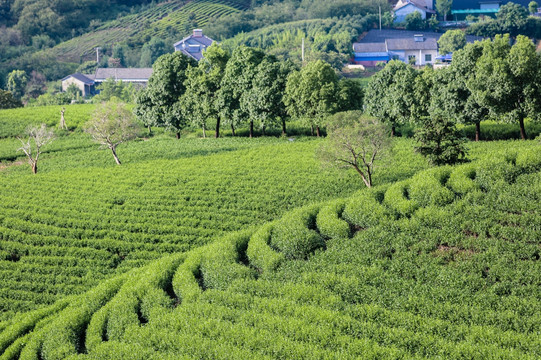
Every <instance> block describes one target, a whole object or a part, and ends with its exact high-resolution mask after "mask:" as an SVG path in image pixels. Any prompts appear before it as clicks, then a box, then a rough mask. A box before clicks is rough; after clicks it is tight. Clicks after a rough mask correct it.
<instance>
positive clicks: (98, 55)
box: [96, 47, 101, 64]
mask: <svg viewBox="0 0 541 360" xmlns="http://www.w3.org/2000/svg"><path fill="white" fill-rule="evenodd" d="M100 50H101V48H100V47H97V48H96V63H97V64H99V63H100Z"/></svg>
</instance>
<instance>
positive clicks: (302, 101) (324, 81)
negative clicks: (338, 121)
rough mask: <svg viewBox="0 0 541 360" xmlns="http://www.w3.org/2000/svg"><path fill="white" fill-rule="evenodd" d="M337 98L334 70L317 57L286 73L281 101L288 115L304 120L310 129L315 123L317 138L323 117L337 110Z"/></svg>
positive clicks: (336, 79)
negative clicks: (296, 69)
mask: <svg viewBox="0 0 541 360" xmlns="http://www.w3.org/2000/svg"><path fill="white" fill-rule="evenodd" d="M339 97H340V87H339V81H338V76H337V75H336V72H335V71H334V69H333V68H332V67H331V66H330V65H329V64H327V63H325V62H323V61H321V60H319V61H315V62H310V63H308V64H307V65H306V66H305V67H303V68H302V69H301V70H300V71H296V72H293V73H291V75H289V78H288V80H287V84H286V92H285V95H284V104H285V105H286V108H287V111H288V113H289V115H290V116H292V117H296V118H299V119H300V118H304V119H307V120H308V121H309V123H310V125H311V126H312V128H313V127H314V126H315V128H316V133H317V136H318V137H319V136H320V126H321V124H322V123H323V121H324V119H325V118H326V117H327V116H329V115H332V114H334V113H336V112H337V111H338V110H339V105H340V99H339Z"/></svg>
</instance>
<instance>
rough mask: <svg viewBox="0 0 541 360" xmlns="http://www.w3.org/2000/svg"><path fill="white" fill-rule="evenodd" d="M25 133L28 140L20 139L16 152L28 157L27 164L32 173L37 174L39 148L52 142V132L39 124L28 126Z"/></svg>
mask: <svg viewBox="0 0 541 360" xmlns="http://www.w3.org/2000/svg"><path fill="white" fill-rule="evenodd" d="M26 133H27V135H28V139H27V140H26V141H24V140H23V139H21V138H19V137H18V138H17V139H19V141H20V142H21V144H22V146H21V147H20V148H19V149H18V150H17V151H22V152H24V153H25V154H26V157H28V162H29V163H30V165H31V166H32V172H33V173H34V174H36V173H37V172H38V160H39V156H40V154H41V148H42V147H43V146H45V145H47V144H49V143H50V142H52V141H53V140H54V132H53V130H52V129H47V125H45V124H41V125H40V126H39V127H38V126H30V127H29V128H28V129H27V130H26Z"/></svg>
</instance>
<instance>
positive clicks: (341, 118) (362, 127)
mask: <svg viewBox="0 0 541 360" xmlns="http://www.w3.org/2000/svg"><path fill="white" fill-rule="evenodd" d="M327 130H328V133H329V135H328V137H327V140H326V142H325V143H324V144H322V146H321V147H320V148H319V151H318V153H319V157H320V158H321V160H322V161H323V162H324V163H326V164H329V165H331V166H335V167H341V168H344V167H345V168H351V167H352V168H354V169H355V170H356V171H357V172H358V173H359V175H361V178H362V179H363V182H364V183H365V185H366V186H367V187H372V174H373V172H374V162H375V161H376V160H377V159H379V158H381V157H382V156H383V155H384V154H385V153H386V152H387V151H388V150H389V149H390V147H391V139H390V137H389V131H388V129H387V127H386V126H385V125H384V124H383V123H381V122H380V121H378V120H377V119H375V118H370V117H364V116H362V114H360V112H357V111H350V112H344V113H338V114H336V115H335V116H334V117H333V118H332V121H331V123H330V124H329V125H328V126H327Z"/></svg>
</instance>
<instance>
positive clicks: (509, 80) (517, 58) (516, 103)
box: [468, 35, 541, 140]
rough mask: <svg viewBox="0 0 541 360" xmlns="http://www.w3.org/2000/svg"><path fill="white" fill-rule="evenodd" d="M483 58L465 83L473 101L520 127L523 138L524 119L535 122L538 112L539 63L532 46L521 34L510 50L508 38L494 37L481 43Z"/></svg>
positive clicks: (540, 93)
mask: <svg viewBox="0 0 541 360" xmlns="http://www.w3.org/2000/svg"><path fill="white" fill-rule="evenodd" d="M483 44H484V49H483V55H482V56H481V57H480V58H479V60H478V61H477V62H476V67H475V76H474V77H473V78H472V79H471V80H470V81H469V83H468V84H469V87H470V88H471V89H472V90H473V94H474V96H475V100H476V101H477V102H478V103H479V104H481V105H483V106H485V107H487V108H489V109H490V111H491V112H493V113H494V114H496V115H500V116H501V117H503V118H504V119H507V120H508V121H516V122H518V124H519V126H520V134H521V137H522V139H523V140H525V139H526V138H527V135H526V129H525V127H524V119H525V118H526V117H528V116H530V117H531V118H533V119H537V118H538V117H539V114H540V113H541V74H540V72H539V67H540V64H541V59H540V55H538V54H536V51H535V45H534V44H533V43H532V41H531V40H530V39H529V38H527V37H525V36H522V35H519V36H518V37H517V39H516V42H515V44H514V45H513V47H511V46H510V45H509V35H505V36H501V35H497V36H496V37H495V39H494V41H490V40H485V41H484V42H483Z"/></svg>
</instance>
